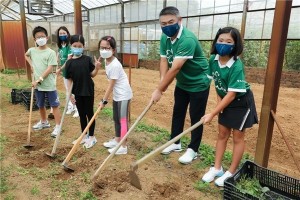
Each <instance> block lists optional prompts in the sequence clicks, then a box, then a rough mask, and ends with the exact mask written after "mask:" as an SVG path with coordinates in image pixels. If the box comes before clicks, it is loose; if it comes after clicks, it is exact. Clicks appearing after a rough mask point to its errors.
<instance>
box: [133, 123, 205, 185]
mask: <svg viewBox="0 0 300 200" xmlns="http://www.w3.org/2000/svg"><path fill="white" fill-rule="evenodd" d="M201 124H203V120H202V119H201V120H200V121H199V122H197V123H196V124H194V125H193V126H191V127H190V128H188V129H186V130H185V131H183V132H182V133H180V134H179V135H177V136H176V137H174V138H173V139H171V140H169V141H168V142H167V143H165V144H164V145H162V146H160V147H158V148H157V149H155V150H153V151H152V152H150V153H149V154H147V155H145V156H144V157H143V158H141V159H140V160H138V161H136V162H135V163H132V164H131V170H130V171H129V179H130V183H131V185H133V186H134V187H136V188H138V189H140V190H141V189H142V186H141V183H140V179H139V177H138V176H137V174H136V173H135V171H136V170H137V169H138V167H139V166H140V165H142V164H144V163H145V162H147V161H148V160H150V159H152V158H153V157H154V156H156V155H157V154H159V153H161V151H162V150H163V149H165V148H166V147H168V146H170V145H171V144H173V143H174V142H176V141H177V140H179V139H180V138H181V137H183V136H184V135H186V134H187V133H189V132H191V131H192V130H194V129H195V128H197V127H198V126H200V125H201Z"/></svg>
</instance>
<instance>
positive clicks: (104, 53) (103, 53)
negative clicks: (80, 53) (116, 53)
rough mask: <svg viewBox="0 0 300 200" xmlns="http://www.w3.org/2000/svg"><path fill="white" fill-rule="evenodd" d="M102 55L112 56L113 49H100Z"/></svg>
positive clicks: (104, 56)
mask: <svg viewBox="0 0 300 200" xmlns="http://www.w3.org/2000/svg"><path fill="white" fill-rule="evenodd" d="M99 52H100V56H101V57H102V58H110V57H111V56H112V51H111V50H105V49H104V50H100V51H99Z"/></svg>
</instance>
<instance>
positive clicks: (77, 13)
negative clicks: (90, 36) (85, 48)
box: [74, 0, 82, 35]
mask: <svg viewBox="0 0 300 200" xmlns="http://www.w3.org/2000/svg"><path fill="white" fill-rule="evenodd" d="M74 22H75V34H78V35H82V13H81V0H75V1H74Z"/></svg>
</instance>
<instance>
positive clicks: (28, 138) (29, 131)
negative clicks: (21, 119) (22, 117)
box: [23, 87, 34, 149]
mask: <svg viewBox="0 0 300 200" xmlns="http://www.w3.org/2000/svg"><path fill="white" fill-rule="evenodd" d="M33 93H34V88H33V87H31V96H30V111H29V120H28V121H29V122H28V134H27V144H25V145H23V147H25V148H26V149H30V148H32V147H33V145H32V144H30V135H31V115H32V107H33Z"/></svg>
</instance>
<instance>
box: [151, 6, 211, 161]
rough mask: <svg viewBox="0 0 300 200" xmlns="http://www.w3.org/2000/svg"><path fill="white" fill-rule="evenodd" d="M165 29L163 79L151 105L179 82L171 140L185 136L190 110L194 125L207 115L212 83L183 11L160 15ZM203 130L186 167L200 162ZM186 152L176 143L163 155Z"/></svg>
mask: <svg viewBox="0 0 300 200" xmlns="http://www.w3.org/2000/svg"><path fill="white" fill-rule="evenodd" d="M159 22H160V25H161V29H162V32H163V34H162V36H161V39H160V56H161V59H160V78H161V81H160V83H159V85H158V87H157V88H156V90H154V92H153V93H152V98H151V101H153V102H158V101H159V100H160V98H161V95H162V93H163V92H165V91H166V90H167V88H168V86H169V85H170V84H171V83H172V81H173V80H174V78H176V80H177V81H176V87H175V91H174V97H175V102H174V107H173V116H172V127H171V139H172V138H174V137H176V136H177V135H179V134H180V133H181V132H183V127H184V121H185V116H186V112H187V108H188V106H189V113H190V118H191V125H194V124H195V123H197V122H198V121H199V120H200V119H201V117H202V116H203V115H204V114H205V109H206V104H207V99H208V95H209V85H210V80H209V79H208V77H207V74H208V62H207V59H206V57H205V56H204V54H203V51H202V48H201V46H200V43H199V41H198V39H197V38H196V36H195V35H194V34H193V33H192V32H191V31H189V30H188V29H186V28H185V27H183V25H182V18H181V17H180V15H179V10H178V9H177V8H175V7H166V8H164V9H162V11H161V12H160V14H159ZM202 132H203V126H200V127H198V128H196V129H195V130H193V131H192V134H191V143H190V144H189V145H188V148H187V150H186V152H185V153H184V154H183V155H182V156H181V157H180V158H179V162H181V163H183V164H188V163H191V162H192V161H193V160H194V159H196V158H197V152H198V149H199V146H200V143H201V139H202ZM173 151H182V149H181V143H180V141H177V142H175V143H174V144H172V145H170V146H169V147H167V148H166V149H164V150H163V151H162V152H161V153H162V154H169V153H171V152H173Z"/></svg>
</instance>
